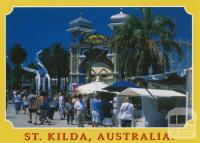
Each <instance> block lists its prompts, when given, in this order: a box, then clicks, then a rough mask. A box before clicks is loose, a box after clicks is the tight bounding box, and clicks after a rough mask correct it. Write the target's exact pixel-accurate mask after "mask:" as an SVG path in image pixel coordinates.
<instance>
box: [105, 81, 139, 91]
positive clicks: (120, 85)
mask: <svg viewBox="0 0 200 143" xmlns="http://www.w3.org/2000/svg"><path fill="white" fill-rule="evenodd" d="M129 87H132V88H138V86H137V85H136V84H134V83H131V82H128V81H119V82H115V83H113V84H112V85H110V86H108V87H106V88H103V90H108V91H118V92H121V91H123V90H125V89H126V88H129Z"/></svg>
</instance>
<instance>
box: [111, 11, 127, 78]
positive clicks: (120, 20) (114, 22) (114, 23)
mask: <svg viewBox="0 0 200 143" xmlns="http://www.w3.org/2000/svg"><path fill="white" fill-rule="evenodd" d="M127 17H128V14H125V13H123V11H122V8H121V9H120V12H119V13H118V14H115V15H113V16H111V17H110V19H111V23H110V24H108V26H109V27H110V29H111V30H112V31H113V34H114V33H115V31H116V30H117V28H119V27H120V26H121V25H123V24H124V22H125V20H126V18H127ZM112 51H113V60H112V61H113V65H114V71H113V73H114V79H115V81H117V77H118V73H119V70H120V69H119V66H118V64H117V63H118V56H117V49H115V48H113V49H112Z"/></svg>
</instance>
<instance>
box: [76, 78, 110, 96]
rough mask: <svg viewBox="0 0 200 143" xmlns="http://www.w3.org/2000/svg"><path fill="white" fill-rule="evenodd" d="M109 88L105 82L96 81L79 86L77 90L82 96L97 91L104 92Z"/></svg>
mask: <svg viewBox="0 0 200 143" xmlns="http://www.w3.org/2000/svg"><path fill="white" fill-rule="evenodd" d="M107 86H108V85H107V84H105V83H103V82H99V81H94V82H91V83H88V84H84V85H81V86H78V87H77V88H76V91H78V92H80V93H81V94H90V93H94V92H96V91H99V90H102V89H103V88H105V87H107Z"/></svg>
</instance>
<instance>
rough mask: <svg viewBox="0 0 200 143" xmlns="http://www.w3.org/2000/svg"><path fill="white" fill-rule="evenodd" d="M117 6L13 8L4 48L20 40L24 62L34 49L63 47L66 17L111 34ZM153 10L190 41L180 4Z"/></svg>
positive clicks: (187, 20) (129, 11)
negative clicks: (24, 50) (57, 45)
mask: <svg viewBox="0 0 200 143" xmlns="http://www.w3.org/2000/svg"><path fill="white" fill-rule="evenodd" d="M119 11H120V8H117V7H115V8H15V9H14V10H13V12H12V13H11V14H10V15H8V16H7V17H6V47H7V51H8V49H9V48H10V47H12V46H13V45H14V44H15V43H21V44H22V45H23V47H24V48H25V49H26V51H27V53H28V57H27V60H26V61H25V63H26V64H27V63H30V62H32V61H34V58H35V53H36V52H37V51H39V50H41V49H43V48H47V47H49V46H51V44H53V43H54V42H60V43H62V45H63V46H64V47H65V48H67V47H68V45H69V44H70V33H69V32H66V31H65V30H66V29H67V28H68V23H69V21H71V20H73V19H75V18H77V17H79V15H80V13H83V17H84V18H86V19H88V20H90V21H92V23H93V27H94V29H95V30H96V32H97V33H101V34H105V35H107V36H111V34H112V31H111V30H110V29H109V27H108V24H109V23H110V22H111V21H110V17H111V16H112V15H114V14H117V13H119ZM123 12H124V13H127V14H134V15H136V16H139V14H140V12H139V9H138V8H123ZM153 13H154V14H159V15H163V16H167V17H170V18H171V19H172V20H173V21H174V22H175V23H176V25H177V31H176V38H177V39H184V40H189V41H191V39H192V17H191V16H190V15H188V14H187V13H186V12H185V10H184V8H153Z"/></svg>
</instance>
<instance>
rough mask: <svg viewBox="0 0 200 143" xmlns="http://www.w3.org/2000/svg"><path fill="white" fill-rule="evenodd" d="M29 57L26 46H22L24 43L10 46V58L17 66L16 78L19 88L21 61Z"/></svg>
mask: <svg viewBox="0 0 200 143" xmlns="http://www.w3.org/2000/svg"><path fill="white" fill-rule="evenodd" d="M26 57H27V53H26V51H25V49H24V48H22V45H21V44H19V43H16V44H14V46H13V47H11V48H10V51H9V58H10V61H11V62H12V63H13V64H14V66H15V72H16V73H14V75H15V79H16V83H15V84H16V86H17V87H18V88H20V87H21V71H22V70H21V63H23V62H24V60H25V59H26Z"/></svg>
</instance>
